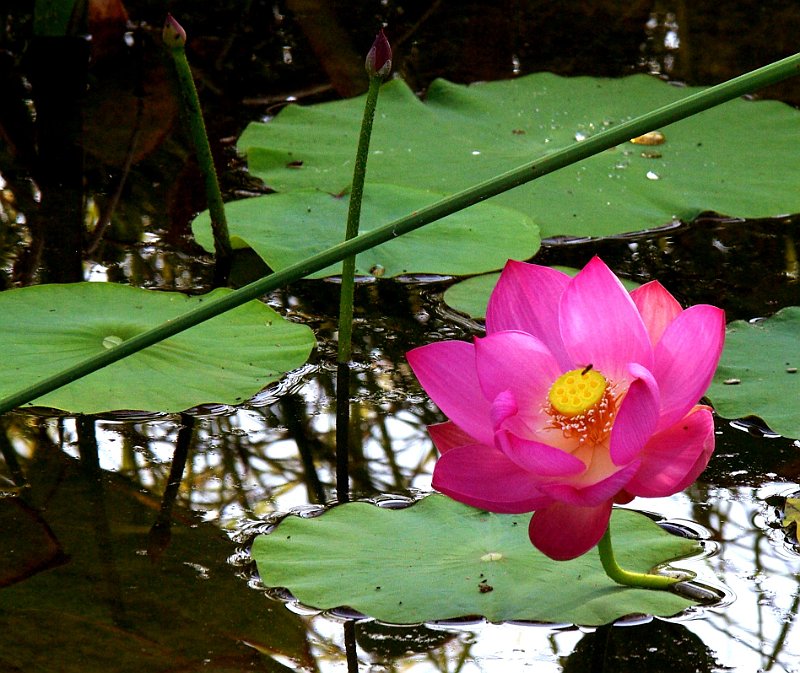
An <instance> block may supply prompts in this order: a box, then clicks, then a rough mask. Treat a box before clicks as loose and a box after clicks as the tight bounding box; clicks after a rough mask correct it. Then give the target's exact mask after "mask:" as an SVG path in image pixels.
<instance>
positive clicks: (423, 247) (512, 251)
mask: <svg viewBox="0 0 800 673" xmlns="http://www.w3.org/2000/svg"><path fill="white" fill-rule="evenodd" d="M441 197H442V195H441V194H434V193H433V192H430V191H423V190H420V189H411V188H408V187H402V186H397V185H379V184H371V185H368V187H367V188H366V190H365V193H364V199H363V201H362V206H361V223H362V224H361V227H360V231H361V233H366V232H368V231H371V230H372V229H375V228H377V227H378V226H379V225H381V224H385V223H386V222H391V221H392V220H396V219H398V218H400V217H403V216H405V215H408V214H409V213H411V212H412V211H414V210H415V209H417V208H420V207H422V206H424V205H427V204H430V203H433V202H435V201H438V200H439V199H440V198H441ZM349 203H350V201H349V198H348V197H347V195H336V194H328V193H325V192H320V191H318V190H314V189H310V190H309V189H301V190H297V191H291V192H289V193H286V194H272V195H269V196H261V197H256V198H252V199H243V200H241V201H234V202H232V203H229V204H227V205H226V207H225V213H226V219H227V220H228V229H229V231H230V233H231V236H232V243H233V245H234V246H235V247H242V246H249V247H251V248H252V249H253V250H254V251H255V252H256V253H257V254H258V255H259V257H261V258H262V259H263V260H264V261H265V262H266V263H267V264H268V265H269V266H270V267H271V268H273V269H282V268H284V267H286V266H289V265H290V264H294V263H296V262H300V261H302V260H303V259H305V258H307V257H310V256H311V255H314V254H316V253H318V252H321V251H322V250H324V249H325V248H328V247H331V246H333V245H336V244H337V243H341V242H342V239H343V238H344V228H345V222H346V221H347V209H348V206H349ZM192 229H193V231H194V234H195V237H196V238H197V241H198V243H200V245H202V246H203V247H205V248H206V249H207V250H213V249H214V241H213V238H212V236H211V224H210V220H209V216H208V212H207V211H206V212H204V213H202V214H201V215H200V216H198V217H197V218H196V219H195V221H194V222H193V224H192ZM489 232H491V233H490V235H488V234H489ZM538 249H539V229H538V227H537V226H536V225H535V224H534V223H533V220H531V218H530V217H528V216H527V215H525V214H523V213H520V212H519V211H516V210H511V209H509V208H503V207H501V206H497V205H492V204H489V203H482V204H479V205H477V206H475V207H474V208H470V209H468V210H464V211H461V212H460V213H456V214H454V215H451V216H450V217H446V218H444V219H443V220H440V221H438V222H436V223H434V224H430V225H428V226H427V227H425V228H424V229H422V230H418V231H415V232H412V233H410V234H407V235H406V236H402V237H400V238H397V239H395V240H393V241H390V242H389V243H386V244H384V245H381V246H378V247H377V248H373V249H371V250H367V251H365V252H363V253H361V254H360V255H358V256H357V257H356V273H357V274H360V275H377V276H386V277H391V276H398V275H401V274H405V273H437V274H443V275H460V274H469V273H480V272H482V271H491V270H493V269H499V268H500V267H502V266H503V264H505V262H506V260H507V259H508V258H509V257H514V256H517V257H519V256H522V257H523V258H524V259H527V258H529V257H532V256H533V255H534V254H535V253H536V251H537V250H538ZM341 269H342V265H341V264H336V265H334V266H330V267H328V268H327V269H324V270H322V271H319V272H317V273H316V274H313V275H312V276H311V277H312V278H323V277H325V276H330V275H336V274H339V273H341Z"/></svg>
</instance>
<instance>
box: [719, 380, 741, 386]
mask: <svg viewBox="0 0 800 673" xmlns="http://www.w3.org/2000/svg"><path fill="white" fill-rule="evenodd" d="M741 382H742V380H741V379H725V380H724V381H723V382H722V383H723V385H726V386H738V385H739V384H740V383H741Z"/></svg>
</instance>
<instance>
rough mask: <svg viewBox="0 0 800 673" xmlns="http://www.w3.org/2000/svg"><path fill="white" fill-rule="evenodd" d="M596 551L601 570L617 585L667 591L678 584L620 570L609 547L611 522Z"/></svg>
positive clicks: (664, 576) (665, 578) (670, 580)
mask: <svg viewBox="0 0 800 673" xmlns="http://www.w3.org/2000/svg"><path fill="white" fill-rule="evenodd" d="M597 549H598V550H599V552H600V562H601V563H602V564H603V570H605V571H606V575H608V576H609V577H610V578H611V579H612V580H614V581H615V582H616V583H617V584H624V585H626V586H629V587H641V588H642V589H669V587H671V586H672V585H673V584H676V583H677V582H680V579H679V578H676V577H667V576H666V575H651V574H650V573H634V572H630V571H629V570H623V569H622V568H620V566H619V564H618V563H617V559H616V558H615V557H614V550H613V549H612V547H611V522H609V524H608V528H606V532H605V533H604V534H603V537H602V539H601V540H600V543H599V544H598V545H597Z"/></svg>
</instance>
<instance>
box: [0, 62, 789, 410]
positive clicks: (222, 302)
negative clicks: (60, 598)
mask: <svg viewBox="0 0 800 673" xmlns="http://www.w3.org/2000/svg"><path fill="white" fill-rule="evenodd" d="M798 72H800V54H795V55H794V56H790V57H789V58H785V59H783V60H782V61H777V62H776V63H772V64H770V65H768V66H765V67H763V68H760V69H758V70H754V71H753V72H751V73H748V74H747V75H742V76H741V77H737V78H736V79H733V80H730V81H729V82H725V83H723V84H719V85H717V86H715V87H711V88H709V89H706V90H705V91H701V92H699V93H696V94H694V95H692V96H688V97H687V98H684V99H682V100H680V101H677V102H675V103H671V104H670V105H666V106H664V107H660V108H658V109H657V110H654V111H653V112H649V113H648V114H645V115H642V116H641V117H637V118H636V119H633V120H631V121H629V122H625V123H624V124H620V125H619V126H615V127H612V128H610V129H608V130H606V131H603V132H601V133H598V134H597V135H595V136H592V137H591V138H588V139H587V140H584V141H583V142H580V143H575V144H574V145H571V146H570V147H569V148H567V149H563V150H558V151H555V152H553V153H551V154H548V155H547V156H545V157H544V158H542V159H540V160H537V161H534V162H531V163H529V164H525V165H524V166H521V167H519V168H516V169H514V170H512V171H509V172H507V173H504V174H503V175H500V176H498V177H496V178H492V179H491V180H487V181H485V182H482V183H480V184H478V185H475V186H474V187H470V188H469V189H466V190H464V191H462V192H459V193H458V194H453V195H452V196H449V197H447V198H444V199H442V200H440V201H437V202H436V203H434V204H432V205H430V206H427V207H425V208H420V209H419V210H417V211H414V212H413V213H411V214H410V215H407V216H406V217H402V218H400V219H398V220H395V221H394V222H389V223H388V224H385V225H383V226H381V227H376V228H375V229H373V230H372V231H369V232H367V233H365V234H359V235H358V236H356V237H355V238H353V239H351V240H349V241H343V242H342V243H339V244H337V245H334V246H333V247H330V248H328V249H327V250H323V251H322V252H320V253H318V254H316V255H313V256H311V257H308V258H307V259H304V260H302V261H301V262H297V263H296V264H292V265H291V266H288V267H286V268H285V269H283V270H281V271H277V272H275V273H272V274H270V275H269V276H266V277H264V278H261V279H259V280H257V281H255V282H253V283H250V284H249V285H245V286H244V287H242V288H239V289H238V290H236V291H235V292H231V293H230V294H227V295H225V296H224V297H220V298H219V299H215V300H214V301H209V302H206V303H203V304H202V305H201V306H199V307H198V308H196V309H194V310H192V311H189V312H187V313H185V314H183V315H181V316H179V317H178V318H175V319H173V320H171V321H170V322H168V323H165V324H163V325H159V326H158V327H154V328H153V329H151V330H148V331H147V332H143V333H142V334H138V335H136V336H135V337H132V338H130V339H128V340H127V341H123V342H122V343H121V344H120V345H118V346H116V347H114V348H112V349H110V350H105V351H104V352H102V353H99V354H98V355H95V356H93V357H91V358H87V359H86V360H84V361H83V362H81V363H79V364H77V365H75V366H74V367H70V368H69V369H65V370H63V371H61V372H59V373H58V374H55V375H53V376H51V377H49V378H47V379H44V380H42V381H39V382H38V383H36V384H34V385H32V386H29V387H27V388H25V389H23V390H20V391H18V392H16V393H14V394H12V395H8V396H6V397H5V398H3V399H0V414H3V413H5V412H7V411H10V410H11V409H14V408H15V407H18V406H20V405H22V404H26V403H28V402H31V401H33V400H35V399H36V398H38V397H41V396H42V395H45V394H47V393H49V392H52V391H53V390H56V389H57V388H60V387H61V386H63V385H66V384H67V383H71V382H72V381H75V380H77V379H79V378H82V377H83V376H86V375H88V374H91V373H92V372H94V371H97V370H98V369H101V368H102V367H106V366H108V365H110V364H111V363H112V362H116V361H117V360H121V359H122V358H124V357H127V356H128V355H132V354H133V353H137V352H139V351H140V350H143V349H144V348H147V347H148V346H152V345H153V344H155V343H158V342H160V341H163V340H164V339H167V338H169V337H171V336H174V335H176V334H178V333H179V332H183V331H184V330H186V329H189V328H190V327H194V326H195V325H198V324H199V323H201V322H204V321H206V320H209V319H211V318H213V317H215V316H217V315H220V314H221V313H224V312H225V311H230V310H231V309H234V308H236V307H237V306H241V305H242V304H244V303H246V302H248V301H250V300H251V299H255V298H256V297H259V296H261V295H263V294H265V293H267V292H271V291H272V290H275V289H277V288H279V287H283V286H284V285H288V284H289V283H293V282H295V281H297V280H299V279H300V278H304V277H305V276H308V275H309V274H312V273H315V272H317V271H321V270H322V269H324V268H326V267H328V266H331V265H332V264H336V263H338V262H341V261H342V260H344V259H345V258H346V257H349V256H351V255H356V254H358V253H359V252H363V251H364V250H369V249H370V248H374V247H375V246H378V245H380V244H382V243H386V242H387V241H390V240H392V239H393V238H396V237H398V236H402V235H404V234H407V233H409V232H411V231H415V230H416V229H419V228H420V227H422V226H424V225H426V224H430V223H431V222H435V221H437V220H440V219H442V218H443V217H447V216H448V215H452V214H453V213H455V212H457V211H459V210H462V209H464V208H467V207H468V206H471V205H473V204H475V203H477V202H479V201H483V200H484V199H487V198H489V197H490V196H495V195H496V194H499V193H501V192H503V191H506V190H509V189H512V188H514V187H516V186H518V185H521V184H523V183H525V182H530V181H531V180H535V179H536V178H538V177H541V176H543V175H547V174H548V173H552V172H553V171H556V170H558V169H559V168H563V167H564V166H569V165H570V164H573V163H576V162H578V161H580V160H582V159H585V158H587V157H589V156H592V155H594V154H597V153H599V152H602V151H604V150H607V149H609V148H611V147H614V146H615V145H617V144H620V143H623V142H627V141H628V140H629V139H630V138H635V137H636V136H639V135H642V134H643V133H647V132H648V131H652V130H653V129H655V128H663V127H665V126H667V125H669V124H672V123H674V122H676V121H680V120H681V119H685V118H687V117H691V116H692V115H694V114H697V113H698V112H702V111H703V110H707V109H709V108H711V107H714V106H715V105H720V104H721V103H724V102H726V101H729V100H732V99H734V98H737V97H739V96H741V95H743V94H746V93H750V92H752V91H755V90H756V89H759V88H761V87H764V86H767V85H769V84H774V83H775V82H779V81H781V80H784V79H787V78H789V77H792V76H793V75H797V74H798Z"/></svg>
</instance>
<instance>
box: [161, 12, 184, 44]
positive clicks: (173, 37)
mask: <svg viewBox="0 0 800 673" xmlns="http://www.w3.org/2000/svg"><path fill="white" fill-rule="evenodd" d="M161 38H162V39H163V40H164V44H166V45H167V46H168V47H173V48H174V47H182V46H184V45H185V44H186V31H185V30H184V29H183V26H181V24H179V23H178V22H177V21H176V20H175V18H174V17H173V16H172V14H167V19H166V21H164V29H163V30H162V31H161Z"/></svg>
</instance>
